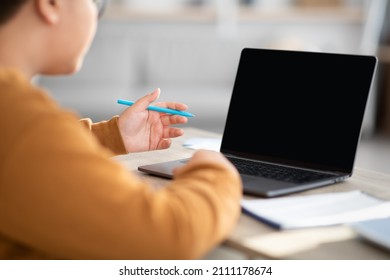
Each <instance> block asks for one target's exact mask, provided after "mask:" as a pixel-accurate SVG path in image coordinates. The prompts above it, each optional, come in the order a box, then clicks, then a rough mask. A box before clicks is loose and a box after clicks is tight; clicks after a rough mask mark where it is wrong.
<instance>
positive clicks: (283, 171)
mask: <svg viewBox="0 0 390 280" xmlns="http://www.w3.org/2000/svg"><path fill="white" fill-rule="evenodd" d="M229 160H230V161H231V162H232V163H233V165H234V166H236V168H237V170H238V171H239V172H240V173H242V174H246V175H253V176H260V177H264V178H268V179H276V180H280V181H285V182H291V183H305V182H310V181H314V180H319V179H324V178H328V177H333V176H334V175H332V174H324V173H319V172H315V171H308V170H302V169H295V168H289V167H284V166H276V165H272V164H267V163H262V162H255V161H248V160H242V159H239V158H231V157H229Z"/></svg>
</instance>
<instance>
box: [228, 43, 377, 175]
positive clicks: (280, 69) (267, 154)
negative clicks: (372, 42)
mask: <svg viewBox="0 0 390 280" xmlns="http://www.w3.org/2000/svg"><path fill="white" fill-rule="evenodd" d="M375 65H376V58H375V57H372V56H363V55H347V54H330V53H328V54H327V53H315V52H299V51H285V50H263V49H244V50H243V51H242V54H241V58H240V62H239V66H238V72H237V76H236V80H235V84H234V87H233V94H232V98H231V101H230V108H229V111H228V115H227V121H226V126H225V131H224V137H223V140H222V145H221V152H223V153H225V154H226V153H227V154H234V155H236V156H244V157H247V158H252V159H257V160H264V161H271V162H275V163H281V164H290V163H291V164H294V165H298V166H301V167H306V168H318V169H323V170H327V171H329V170H332V171H336V172H347V173H349V172H351V171H352V168H353V164H354V157H355V152H356V148H357V145H358V139H359V136H360V130H361V126H362V121H363V116H364V111H365V107H366V103H367V98H368V93H369V89H370V86H371V82H372V78H373V77H372V76H373V75H372V73H374V68H375ZM234 139H243V140H242V141H237V140H234Z"/></svg>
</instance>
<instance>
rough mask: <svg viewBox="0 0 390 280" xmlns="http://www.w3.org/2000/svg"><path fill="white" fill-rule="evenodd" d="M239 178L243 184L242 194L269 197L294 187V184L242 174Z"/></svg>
mask: <svg viewBox="0 0 390 280" xmlns="http://www.w3.org/2000/svg"><path fill="white" fill-rule="evenodd" d="M241 178H242V182H243V184H244V193H247V194H254V195H261V196H270V194H271V193H275V192H277V190H283V189H286V188H291V187H292V186H294V185H296V184H294V183H289V182H281V181H276V180H272V179H267V178H261V177H255V176H250V175H244V174H241Z"/></svg>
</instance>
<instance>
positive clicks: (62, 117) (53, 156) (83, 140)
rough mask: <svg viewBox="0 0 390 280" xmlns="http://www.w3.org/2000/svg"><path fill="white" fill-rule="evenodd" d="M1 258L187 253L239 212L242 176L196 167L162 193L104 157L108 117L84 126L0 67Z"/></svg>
mask: <svg viewBox="0 0 390 280" xmlns="http://www.w3.org/2000/svg"><path fill="white" fill-rule="evenodd" d="M0 98H1V99H0V100H1V101H0V132H1V134H0V135H1V136H0V139H1V140H0V141H1V145H0V258H1V259H195V258H201V257H202V256H204V254H206V253H207V252H208V251H209V250H211V249H212V248H213V247H215V246H216V245H218V244H219V243H220V242H221V241H223V240H224V239H225V238H226V237H227V235H228V234H229V233H230V232H231V230H232V229H233V227H234V225H235V223H236V221H237V219H238V217H239V213H240V207H239V200H240V198H241V191H242V190H241V182H240V179H239V178H238V176H236V175H234V174H229V173H227V172H226V171H225V170H224V169H223V168H221V167H220V166H219V165H218V164H212V165H204V166H196V167H194V168H192V169H191V170H188V171H187V172H186V173H185V174H182V175H181V176H180V177H178V178H176V179H175V180H172V181H171V182H170V184H169V185H168V186H167V187H166V188H163V189H161V190H158V191H157V190H155V189H153V188H152V186H150V185H148V183H146V182H145V181H142V180H141V179H140V178H139V177H137V176H136V175H135V174H132V173H131V172H129V171H128V170H126V169H125V168H124V167H123V166H121V165H120V164H119V163H118V162H115V161H114V160H112V159H111V157H112V156H113V155H117V154H120V153H125V149H124V145H123V142H122V139H121V137H120V133H119V130H118V127H117V118H116V117H114V118H113V119H111V120H109V121H107V122H101V123H97V124H92V122H91V121H90V120H84V121H82V124H80V121H79V120H78V119H77V116H75V115H74V114H73V113H70V112H67V111H65V110H63V109H61V108H60V107H59V106H58V105H57V104H56V103H55V102H54V101H53V100H52V99H51V98H50V97H49V96H48V95H47V94H46V93H45V92H44V91H43V90H42V89H39V88H37V87H34V86H33V85H31V84H30V82H29V81H28V80H26V79H25V78H24V77H23V76H22V75H21V74H20V73H18V72H17V71H14V70H9V69H8V70H7V69H2V70H1V69H0Z"/></svg>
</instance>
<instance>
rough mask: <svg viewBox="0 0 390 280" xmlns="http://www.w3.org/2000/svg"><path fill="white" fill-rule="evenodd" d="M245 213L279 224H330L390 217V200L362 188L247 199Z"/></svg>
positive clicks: (286, 225)
mask: <svg viewBox="0 0 390 280" xmlns="http://www.w3.org/2000/svg"><path fill="white" fill-rule="evenodd" d="M241 206H242V209H243V211H244V212H245V213H247V214H249V215H251V216H253V217H255V218H257V219H259V220H261V221H264V222H266V223H268V224H270V225H272V226H274V227H276V228H280V229H294V228H303V227H317V226H329V225H336V224H345V223H352V222H359V221H365V220H371V219H378V218H385V217H390V202H386V201H382V200H380V199H377V198H374V197H372V196H369V195H368V194H366V193H363V192H361V191H349V192H340V193H325V194H316V195H306V196H294V197H282V198H272V199H253V200H252V199H243V200H242V201H241Z"/></svg>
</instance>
